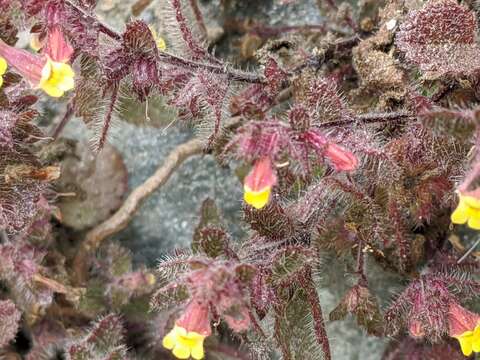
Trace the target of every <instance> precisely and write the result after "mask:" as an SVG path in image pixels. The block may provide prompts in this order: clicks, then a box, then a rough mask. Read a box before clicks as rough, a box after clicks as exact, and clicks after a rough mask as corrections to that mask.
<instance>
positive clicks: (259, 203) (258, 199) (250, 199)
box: [243, 185, 272, 209]
mask: <svg viewBox="0 0 480 360" xmlns="http://www.w3.org/2000/svg"><path fill="white" fill-rule="evenodd" d="M243 191H244V193H243V199H244V200H245V202H246V203H247V204H249V205H251V206H253V207H254V208H255V209H261V208H263V207H264V206H265V205H267V203H268V200H269V199H270V193H271V191H272V188H271V187H270V186H267V187H265V188H264V189H262V190H260V191H253V190H252V189H250V188H249V187H248V186H247V185H244V186H243Z"/></svg>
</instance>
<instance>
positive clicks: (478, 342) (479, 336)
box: [448, 303, 480, 356]
mask: <svg viewBox="0 0 480 360" xmlns="http://www.w3.org/2000/svg"><path fill="white" fill-rule="evenodd" d="M448 324H449V335H450V336H451V337H453V338H455V339H457V340H458V342H459V343H460V348H461V349H462V353H463V355H465V356H470V355H471V354H472V352H480V316H479V315H478V314H475V313H473V312H471V311H468V310H467V309H465V308H463V307H461V306H460V305H458V304H456V303H452V304H451V305H450V310H449V314H448Z"/></svg>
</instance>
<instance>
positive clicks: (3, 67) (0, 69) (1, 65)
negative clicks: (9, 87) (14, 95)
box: [0, 57, 7, 87]
mask: <svg viewBox="0 0 480 360" xmlns="http://www.w3.org/2000/svg"><path fill="white" fill-rule="evenodd" d="M6 71H7V62H6V61H5V59H4V58H2V57H0V87H2V85H3V77H2V75H3V74H5V72H6Z"/></svg>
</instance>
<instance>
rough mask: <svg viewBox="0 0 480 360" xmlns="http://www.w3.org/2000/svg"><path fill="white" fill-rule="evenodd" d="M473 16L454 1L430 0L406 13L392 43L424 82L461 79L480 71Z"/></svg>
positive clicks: (479, 50) (475, 24)
mask: <svg viewBox="0 0 480 360" xmlns="http://www.w3.org/2000/svg"><path fill="white" fill-rule="evenodd" d="M477 31H478V24H477V20H476V18H475V13H474V12H473V11H470V10H469V9H467V8H466V7H464V6H461V5H458V4H457V2H456V1H452V0H443V1H429V2H428V3H427V4H426V5H425V6H424V7H423V8H422V9H420V10H417V11H412V12H410V13H409V14H408V16H407V18H406V20H405V22H404V23H403V24H402V25H401V27H400V30H399V32H398V33H397V36H396V40H395V44H396V45H397V46H398V48H399V49H400V50H401V51H402V52H404V53H405V58H406V59H407V60H408V61H409V62H411V63H413V64H415V65H417V66H418V67H419V68H420V70H421V71H422V72H423V76H424V78H426V79H435V78H438V77H441V76H462V75H468V74H472V73H473V72H475V71H478V70H479V69H480V48H479V46H478V44H477V42H476V34H477Z"/></svg>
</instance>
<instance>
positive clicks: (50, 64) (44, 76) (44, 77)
mask: <svg viewBox="0 0 480 360" xmlns="http://www.w3.org/2000/svg"><path fill="white" fill-rule="evenodd" d="M72 53H73V49H72V47H71V46H70V45H69V44H68V42H67V41H66V40H65V38H64V37H63V34H62V32H61V31H60V29H59V28H58V27H53V28H51V29H50V30H49V33H48V36H47V41H46V43H45V46H44V48H43V49H42V54H32V53H30V52H28V51H26V50H22V49H16V48H14V47H11V46H9V45H7V44H5V43H4V42H3V41H1V40H0V55H1V56H3V57H4V58H5V59H6V61H7V62H8V63H9V64H10V66H11V67H12V68H13V69H15V71H16V72H17V73H19V74H20V75H22V76H23V77H24V78H25V79H27V80H28V81H29V82H30V84H31V85H32V86H33V87H36V88H40V89H42V90H43V91H45V92H46V93H47V94H48V95H50V96H52V97H60V96H62V95H63V94H64V93H65V91H68V90H71V89H73V87H74V76H75V73H74V72H73V70H72V68H71V66H70V65H69V64H67V61H69V60H70V57H71V55H72Z"/></svg>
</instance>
